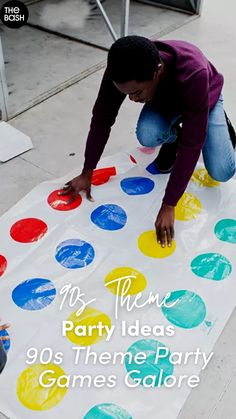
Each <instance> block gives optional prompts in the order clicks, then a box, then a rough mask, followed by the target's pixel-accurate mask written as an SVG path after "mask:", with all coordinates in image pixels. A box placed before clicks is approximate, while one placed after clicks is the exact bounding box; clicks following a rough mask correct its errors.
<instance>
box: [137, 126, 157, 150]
mask: <svg viewBox="0 0 236 419" xmlns="http://www.w3.org/2000/svg"><path fill="white" fill-rule="evenodd" d="M136 136H137V139H138V141H139V143H140V144H141V145H142V146H144V147H156V146H158V145H159V138H160V137H161V135H160V133H159V131H158V130H157V128H156V127H154V126H153V125H152V124H151V125H150V124H148V123H143V122H141V121H139V122H138V124H137V128H136Z"/></svg>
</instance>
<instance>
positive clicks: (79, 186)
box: [59, 170, 94, 205]
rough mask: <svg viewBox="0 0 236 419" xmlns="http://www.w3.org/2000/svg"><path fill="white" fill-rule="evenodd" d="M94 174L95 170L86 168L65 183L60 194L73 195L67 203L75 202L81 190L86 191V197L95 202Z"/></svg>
mask: <svg viewBox="0 0 236 419" xmlns="http://www.w3.org/2000/svg"><path fill="white" fill-rule="evenodd" d="M92 174H93V170H85V171H83V172H82V173H81V175H79V176H76V177H75V178H74V179H72V180H70V181H69V182H67V183H66V184H65V186H64V188H63V191H62V192H59V195H71V197H70V199H69V200H68V201H67V205H68V204H70V203H71V202H73V201H74V200H75V198H76V197H77V195H78V194H79V193H80V192H81V191H85V193H86V198H87V199H88V200H89V201H91V202H94V199H93V198H92V196H91V180H92Z"/></svg>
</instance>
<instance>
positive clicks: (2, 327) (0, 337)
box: [0, 319, 10, 340]
mask: <svg viewBox="0 0 236 419" xmlns="http://www.w3.org/2000/svg"><path fill="white" fill-rule="evenodd" d="M0 320H1V319H0ZM9 327H10V325H9V324H8V323H5V324H2V325H0V332H1V331H2V330H6V329H8V328H9ZM8 339H9V336H1V335H0V340H8Z"/></svg>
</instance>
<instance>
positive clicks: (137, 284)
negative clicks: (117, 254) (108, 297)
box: [105, 266, 147, 295]
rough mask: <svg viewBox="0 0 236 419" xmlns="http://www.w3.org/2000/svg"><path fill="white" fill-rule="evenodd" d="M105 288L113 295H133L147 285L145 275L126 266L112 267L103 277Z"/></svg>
mask: <svg viewBox="0 0 236 419" xmlns="http://www.w3.org/2000/svg"><path fill="white" fill-rule="evenodd" d="M105 286H106V288H107V289H108V290H109V291H110V292H111V293H112V294H115V295H135V294H138V292H142V291H143V290H144V289H145V288H146V286H147V280H146V278H145V276H144V275H143V274H142V273H141V272H139V271H137V270H136V269H134V268H130V267H127V266H124V267H120V268H116V269H113V270H112V271H111V272H109V274H107V276H106V278H105Z"/></svg>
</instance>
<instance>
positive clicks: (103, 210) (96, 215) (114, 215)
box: [91, 204, 127, 230]
mask: <svg viewBox="0 0 236 419" xmlns="http://www.w3.org/2000/svg"><path fill="white" fill-rule="evenodd" d="M91 220H92V222H93V223H94V224H96V226H98V227H100V228H102V229H103V230H120V229H121V228H123V227H124V226H125V224H126V221H127V215H126V213H125V211H124V210H123V208H121V207H120V206H119V205H115V204H104V205H101V206H100V207H98V208H96V209H95V210H94V211H93V212H92V214H91Z"/></svg>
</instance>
